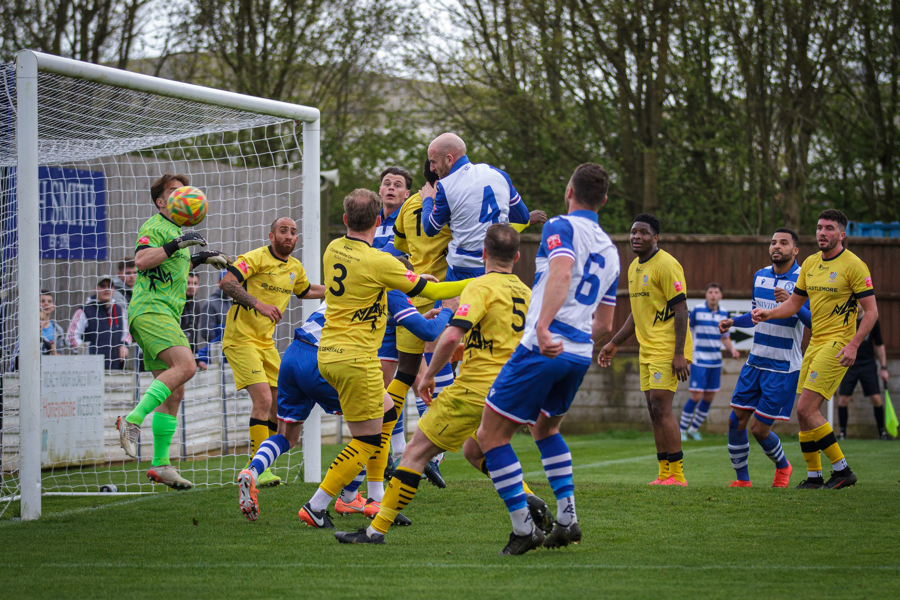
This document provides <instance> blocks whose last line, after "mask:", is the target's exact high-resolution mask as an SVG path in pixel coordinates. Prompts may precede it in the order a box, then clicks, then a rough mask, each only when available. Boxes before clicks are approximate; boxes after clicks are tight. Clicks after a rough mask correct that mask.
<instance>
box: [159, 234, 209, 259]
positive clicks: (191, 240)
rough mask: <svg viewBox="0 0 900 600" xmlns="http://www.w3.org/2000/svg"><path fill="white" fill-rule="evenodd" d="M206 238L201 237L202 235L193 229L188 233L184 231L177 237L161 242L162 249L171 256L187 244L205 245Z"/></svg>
mask: <svg viewBox="0 0 900 600" xmlns="http://www.w3.org/2000/svg"><path fill="white" fill-rule="evenodd" d="M205 245H206V240H204V239H203V236H202V235H200V234H199V233H194V232H193V231H191V232H189V233H185V234H184V235H182V236H181V237H177V238H175V239H174V240H172V241H171V242H166V243H165V244H163V250H165V251H166V256H172V255H173V254H175V253H176V252H178V251H179V250H181V249H182V248H187V247H188V246H205Z"/></svg>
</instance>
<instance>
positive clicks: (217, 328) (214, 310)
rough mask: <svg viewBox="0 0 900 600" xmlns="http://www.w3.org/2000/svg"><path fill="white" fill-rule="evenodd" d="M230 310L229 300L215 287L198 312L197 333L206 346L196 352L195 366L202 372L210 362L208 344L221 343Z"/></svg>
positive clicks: (220, 278) (223, 273)
mask: <svg viewBox="0 0 900 600" xmlns="http://www.w3.org/2000/svg"><path fill="white" fill-rule="evenodd" d="M225 273H227V271H225V270H223V271H222V272H221V273H219V281H221V280H222V278H223V277H224V276H225ZM230 308H231V298H230V297H229V296H226V295H225V294H224V293H223V292H222V290H220V289H219V288H218V287H216V289H215V290H214V291H213V293H212V294H210V296H209V299H208V300H207V301H206V302H205V303H204V304H203V310H201V311H200V327H199V333H200V336H201V338H202V339H203V341H205V342H207V344H206V345H205V346H203V347H202V348H201V349H200V350H199V351H198V352H197V366H198V367H200V368H201V369H203V370H204V371H205V370H206V368H207V366H208V365H209V361H210V357H209V346H210V344H214V343H216V342H221V341H222V335H223V334H224V333H225V316H226V315H227V314H228V310H229V309H230Z"/></svg>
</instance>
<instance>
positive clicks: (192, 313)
mask: <svg viewBox="0 0 900 600" xmlns="http://www.w3.org/2000/svg"><path fill="white" fill-rule="evenodd" d="M199 289H200V277H199V276H198V275H197V274H196V273H194V272H193V271H191V272H190V273H188V280H187V289H186V290H185V295H186V296H187V301H186V302H185V303H184V310H182V311H181V330H182V331H184V335H185V336H187V339H188V344H190V348H191V352H193V353H194V355H196V354H197V346H199V345H200V303H199V302H197V301H196V300H195V299H194V298H195V296H196V295H197V290H199Z"/></svg>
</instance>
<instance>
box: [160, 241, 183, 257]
mask: <svg viewBox="0 0 900 600" xmlns="http://www.w3.org/2000/svg"><path fill="white" fill-rule="evenodd" d="M162 249H163V250H165V251H166V256H168V257H169V258H171V257H172V255H173V254H175V253H176V252H178V251H179V250H180V249H181V248H180V247H179V246H178V240H172V241H171V242H166V243H165V244H163V247H162Z"/></svg>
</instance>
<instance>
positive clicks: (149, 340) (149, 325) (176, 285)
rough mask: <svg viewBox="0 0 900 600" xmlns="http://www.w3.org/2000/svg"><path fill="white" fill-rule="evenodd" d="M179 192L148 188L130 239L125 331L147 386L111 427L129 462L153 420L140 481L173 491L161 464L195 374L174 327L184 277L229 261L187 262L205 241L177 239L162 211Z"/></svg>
mask: <svg viewBox="0 0 900 600" xmlns="http://www.w3.org/2000/svg"><path fill="white" fill-rule="evenodd" d="M186 185H189V180H188V178H187V175H173V174H171V173H166V174H165V175H163V176H162V177H160V178H159V179H157V180H156V181H155V182H154V183H153V185H152V186H151V187H150V200H151V202H152V203H153V205H154V206H155V207H156V210H157V211H158V213H157V214H156V215H155V216H153V217H152V218H150V219H148V220H147V221H146V222H144V224H143V225H141V229H140V231H138V236H137V237H138V239H137V243H136V244H135V247H134V250H135V252H134V265H135V267H136V268H137V272H138V274H137V280H136V281H135V284H134V291H133V293H132V296H131V304H130V306H129V307H128V313H129V314H128V317H129V318H128V329H129V331H130V332H131V336H132V337H133V338H134V341H135V342H137V344H138V346H140V347H141V350H143V351H144V367H145V368H146V369H147V370H148V371H151V372H152V373H153V377H154V380H153V383H151V384H150V387H149V388H148V389H147V391H146V392H145V393H144V395H143V396H142V397H141V401H140V402H139V403H138V405H137V406H136V407H135V408H134V410H132V411H131V412H130V413H128V415H127V416H125V417H119V418H118V420H117V422H116V428H117V429H118V430H119V441H120V442H121V444H122V448H124V450H125V453H126V454H127V455H128V456H130V457H132V458H137V440H138V433H139V432H140V426H141V424H142V423H143V422H144V419H146V418H147V415H149V414H150V413H151V412H152V413H153V421H152V427H153V463H152V466H151V467H150V470H149V471H147V477H148V478H149V479H150V480H151V481H155V482H157V483H163V484H165V485H167V486H169V487H170V488H173V489H178V490H186V489H189V488H191V487H193V486H194V484H192V483H191V482H190V481H188V480H187V479H185V478H183V477H182V476H181V475H179V474H178V470H177V469H175V467H173V466H172V464H171V461H170V460H169V446H170V445H171V444H172V437H174V435H175V429H176V426H177V424H178V419H177V416H176V415H178V407H179V405H180V404H181V400H182V398H184V384H185V383H187V382H188V381H190V379H191V377H193V376H194V373H196V372H197V363H196V362H195V361H194V354H193V353H192V352H191V348H190V344H189V343H188V340H187V337H185V335H184V331H182V330H181V324H180V320H181V311H182V310H183V309H184V303H185V301H186V299H187V295H186V290H187V280H188V273H189V272H190V271H191V269H192V268H195V267H197V266H198V265H201V264H208V265H212V266H213V267H215V268H217V269H221V268H223V267H226V266H228V265H229V264H231V259H230V258H228V256H226V255H224V254H222V253H221V252H216V251H214V250H204V251H201V252H198V253H197V254H194V255H191V253H190V251H189V250H188V248H189V247H191V246H206V240H204V239H203V236H201V235H200V234H199V233H194V232H188V233H184V232H183V231H182V230H181V227H180V226H178V225H176V224H175V222H174V221H172V215H171V213H170V212H169V209H168V206H167V202H168V200H169V196H170V195H171V194H172V192H174V191H175V190H177V189H178V188H180V187H183V186H186Z"/></svg>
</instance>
